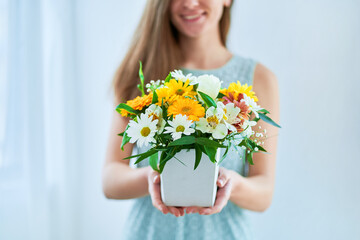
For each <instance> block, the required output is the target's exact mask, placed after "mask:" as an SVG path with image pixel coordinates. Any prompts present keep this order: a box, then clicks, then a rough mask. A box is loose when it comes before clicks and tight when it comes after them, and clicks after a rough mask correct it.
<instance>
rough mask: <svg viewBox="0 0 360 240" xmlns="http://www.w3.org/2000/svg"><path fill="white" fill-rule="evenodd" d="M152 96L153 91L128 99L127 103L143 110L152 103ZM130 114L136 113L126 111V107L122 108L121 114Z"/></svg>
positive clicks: (125, 115)
mask: <svg viewBox="0 0 360 240" xmlns="http://www.w3.org/2000/svg"><path fill="white" fill-rule="evenodd" d="M152 98H153V94H152V93H150V94H148V95H145V96H143V97H140V96H137V97H136V98H134V99H132V100H129V101H127V102H126V105H129V106H130V107H132V108H133V109H135V110H142V109H143V108H144V107H145V106H148V105H150V104H151V101H152ZM129 115H134V114H133V113H130V112H128V111H126V110H125V109H121V116H124V117H127V116H129Z"/></svg>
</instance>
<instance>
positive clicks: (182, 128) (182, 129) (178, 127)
mask: <svg viewBox="0 0 360 240" xmlns="http://www.w3.org/2000/svg"><path fill="white" fill-rule="evenodd" d="M184 130H185V127H184V126H182V125H179V126H177V128H176V132H184Z"/></svg>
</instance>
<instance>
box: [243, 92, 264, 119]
mask: <svg viewBox="0 0 360 240" xmlns="http://www.w3.org/2000/svg"><path fill="white" fill-rule="evenodd" d="M241 102H245V104H246V105H248V106H249V109H250V110H251V111H252V112H253V113H254V114H255V116H256V117H257V118H259V114H258V111H259V110H261V109H263V108H262V107H260V106H259V105H257V103H256V102H255V101H254V99H252V98H251V97H248V96H247V95H246V94H244V98H243V99H241Z"/></svg>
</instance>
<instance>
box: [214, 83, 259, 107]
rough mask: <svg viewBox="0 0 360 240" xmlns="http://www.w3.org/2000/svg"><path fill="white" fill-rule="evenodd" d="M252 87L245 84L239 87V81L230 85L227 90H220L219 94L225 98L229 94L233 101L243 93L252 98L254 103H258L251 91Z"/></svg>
mask: <svg viewBox="0 0 360 240" xmlns="http://www.w3.org/2000/svg"><path fill="white" fill-rule="evenodd" d="M251 89H252V86H251V85H250V86H248V85H247V83H245V84H244V85H241V83H240V82H239V81H237V83H231V84H230V85H229V87H228V89H226V88H224V89H221V90H220V92H221V93H222V94H224V95H226V96H229V93H232V94H233V97H234V99H238V96H239V94H240V93H245V94H246V95H247V96H249V97H250V98H252V99H253V100H254V101H255V102H257V101H258V98H257V97H256V96H255V92H253V91H252V90H251Z"/></svg>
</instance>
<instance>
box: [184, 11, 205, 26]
mask: <svg viewBox="0 0 360 240" xmlns="http://www.w3.org/2000/svg"><path fill="white" fill-rule="evenodd" d="M203 16H205V12H203V13H198V14H187V15H181V18H182V19H183V20H184V21H185V22H191V23H192V22H197V21H198V20H200V19H201V18H202V17H203Z"/></svg>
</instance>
